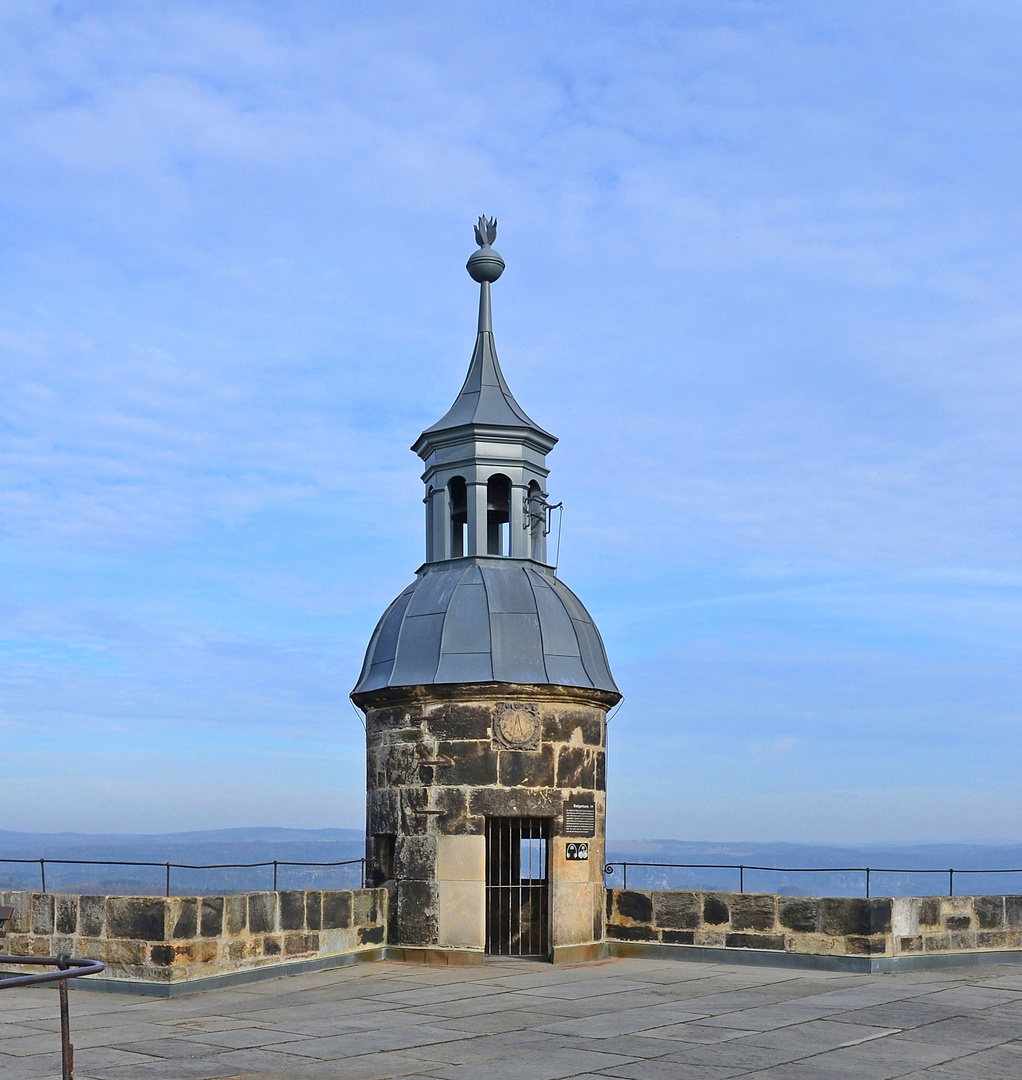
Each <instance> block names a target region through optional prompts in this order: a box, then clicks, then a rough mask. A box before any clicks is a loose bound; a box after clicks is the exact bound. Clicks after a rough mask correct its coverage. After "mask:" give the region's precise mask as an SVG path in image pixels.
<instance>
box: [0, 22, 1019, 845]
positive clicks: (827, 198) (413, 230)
mask: <svg viewBox="0 0 1022 1080" xmlns="http://www.w3.org/2000/svg"><path fill="white" fill-rule="evenodd" d="M1020 72H1022V14H1020V12H1019V9H1018V7H1017V5H1014V4H1000V3H975V4H969V5H960V4H944V3H939V2H927V3H902V4H896V5H890V4H882V3H869V2H863V3H856V4H847V5H840V4H818V3H784V2H776V3H753V2H735V3H728V2H719V0H715V2H713V3H709V2H707V3H676V4H629V3H613V4H610V3H586V4H555V5H539V4H516V5H498V4H493V3H465V4H457V3H452V4H446V5H440V6H438V5H428V4H380V3H372V4H355V3H351V4H345V5H336V4H326V3H324V4H315V3H301V2H299V3H295V4H288V5H279V4H271V3H216V2H203V3H195V4H191V3H187V2H181V3H174V4H151V5H137V4H131V3H124V4H117V3H109V4H106V3H99V2H97V3H91V4H75V3H70V4H62V5H60V6H59V7H56V6H53V7H51V6H48V5H43V4H37V3H17V2H13V3H9V4H5V5H4V8H3V11H2V13H0V132H2V135H0V376H2V379H3V393H2V394H0V820H2V823H3V825H4V827H7V828H12V829H29V828H42V829H83V830H127V831H133V830H153V831H159V830H168V831H169V830H181V829H192V828H203V827H210V828H213V827H225V826H231V825H261V824H265V825H270V824H273V825H292V826H306V827H331V826H359V825H360V824H361V820H362V798H363V770H364V765H363V742H362V738H363V733H362V729H361V727H360V725H359V722H358V719H357V718H356V716H355V714H354V712H353V710H352V708H351V706H350V705H349V703H348V701H347V693H348V691H349V690H350V688H351V686H352V685H353V683H354V680H355V678H356V676H357V673H358V669H359V665H360V662H361V656H362V651H363V649H364V646H365V643H366V641H367V640H368V637H369V634H370V632H371V630H372V628H373V625H374V624H375V621H376V619H377V618H378V616H379V614H380V613H381V612H382V610H383V608H384V607H385V606H386V604H387V603H388V602H389V600H390V599H391V598H392V597H393V596H394V595H395V594H396V593H397V592H398V591H399V590H400V589H401V588H402V587H403V586H404V585H405V584H406V583H407V581H408V580H409V579H410V576H411V573H412V571H413V570H414V568H415V567H416V566H417V565H418V564H419V562H420V561H421V559H422V553H423V540H422V526H421V515H422V506H421V501H420V500H421V494H422V493H421V490H420V484H419V479H418V476H419V468H418V466H419V462H418V459H417V458H415V456H414V455H413V454H411V453H410V452H409V450H408V447H409V445H410V443H411V442H412V440H413V439H414V438H415V436H416V435H417V434H418V433H419V431H420V430H421V429H422V428H423V427H425V426H426V425H428V424H430V423H432V422H433V421H434V420H435V419H437V418H438V417H439V416H440V415H441V414H442V413H443V412H444V411H445V410H446V408H447V406H448V405H449V404H450V402H451V400H453V397H454V395H455V394H456V392H457V390H458V387H459V386H460V383H461V379H462V377H463V374H464V370H465V367H466V366H467V363H468V358H469V355H470V351H471V346H472V337H473V333H474V325H475V305H476V292H475V288H474V286H473V285H472V283H471V281H470V280H469V278H468V276H467V275H466V274H465V271H464V262H465V259H466V258H467V257H468V255H469V254H470V253H471V251H472V249H473V242H472V232H471V226H472V222H473V221H474V219H475V218H476V216H478V214H480V213H484V212H485V213H488V214H495V215H496V216H497V217H498V218H499V220H500V234H499V237H498V243H497V247H498V249H499V250H500V252H501V253H502V255H503V256H504V258H505V259H506V261H507V266H508V269H507V271H506V273H505V275H504V277H503V278H502V279H501V281H500V282H499V284H498V285H497V286H495V287H494V323H495V331H496V338H497V345H498V349H499V352H500V356H501V361H502V364H503V367H504V371H505V374H506V376H507V378H508V380H509V382H510V384H511V386H512V388H513V390H514V391H515V393H516V395H517V397H518V398H519V400H520V401H521V403H522V404H523V406H524V407H525V408H526V409H527V411H528V412H529V413H530V414H531V415H532V416H533V417H535V419H536V420H537V421H538V422H539V423H540V424H542V425H543V426H544V427H546V428H548V429H549V430H551V431H553V432H554V433H555V434H557V435H558V436H559V437H560V439H561V442H560V444H559V445H558V447H557V448H556V450H555V451H554V453H553V454H552V455H551V459H550V463H551V465H552V467H553V473H552V476H551V487H550V490H551V493H552V495H553V496H554V498H556V499H562V498H563V499H564V500H565V503H566V511H565V516H564V530H563V540H562V545H561V575H562V577H563V578H564V580H565V581H566V582H567V583H568V584H569V585H571V586H572V588H574V590H575V591H576V592H577V593H578V594H579V595H580V596H581V598H582V599H583V600H584V602H585V603H586V604H587V606H588V607H589V609H590V610H591V612H592V613H593V615H594V616H595V617H596V619H597V622H598V624H599V625H600V627H601V629H602V631H603V633H604V638H605V641H606V644H607V647H608V652H609V654H610V657H611V661H612V664H613V667H614V670H615V673H616V675H617V678H618V681H619V683H620V685H621V687H622V689H623V691H624V693H625V695H626V700H625V703H624V705H623V706H622V708H621V710H620V712H619V713H618V714H617V715H616V716H615V718H614V720H613V721H612V723H611V728H610V744H611V763H610V771H609V783H610V799H611V810H610V830H611V834H612V835H614V836H616V837H617V838H621V839H623V838H626V837H652V836H655V837H664V836H673V837H678V838H684V839H720V840H726V839H736V840H737V839H742V840H774V839H777V840H802V841H813V840H821V841H841V842H862V843H867V842H877V841H903V840H932V841H945V840H961V839H1009V840H1016V841H1018V840H1022V785H1019V783H1018V775H1019V762H1020V760H1022V663H1020V659H1022V533H1020V525H1022V508H1020V501H1022V424H1020V422H1019V416H1020V413H1022V367H1020V363H1019V353H1020V343H1022V307H1020V296H1019V294H1020V282H1022V274H1020V272H1019V271H1020V266H1019V262H1020V252H1022V243H1020V241H1022V220H1020V203H1019V198H1018V191H1019V165H1020V151H1019V147H1020V145H1022V139H1020V135H1022V132H1020V128H1022V75H1020ZM86 771H87V772H89V773H90V774H92V775H93V776H94V777H95V787H94V788H92V789H90V791H89V792H88V794H86V795H84V796H83V795H82V794H80V793H77V792H74V791H72V790H70V789H69V787H68V786H67V782H69V781H72V780H74V779H75V778H79V777H81V776H82V775H83V773H84V772H86ZM58 783H63V784H64V786H63V788H62V790H61V792H60V793H57V794H49V793H47V794H45V795H44V794H43V792H44V791H45V790H46V785H48V784H58Z"/></svg>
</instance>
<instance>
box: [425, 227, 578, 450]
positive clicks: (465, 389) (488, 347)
mask: <svg viewBox="0 0 1022 1080" xmlns="http://www.w3.org/2000/svg"><path fill="white" fill-rule="evenodd" d="M475 235H476V243H477V244H478V245H479V249H478V250H477V251H474V252H473V253H472V255H471V257H470V258H469V260H468V262H467V263H466V266H465V268H466V269H467V270H468V272H469V275H470V276H471V277H472V279H473V281H478V282H479V326H478V330H477V332H476V344H475V349H474V350H473V352H472V360H471V362H470V363H469V366H468V374H467V375H466V376H465V383H464V385H463V386H462V388H461V391H460V392H459V394H458V396H457V397H456V398H455V400H454V404H453V405H452V406H451V407H450V408H449V409H448V410H447V412H446V413H445V414H444V415H443V417H441V419H439V420H438V421H437V422H436V423H435V424H433V425H432V426H431V427H428V428H426V430H425V431H424V432H423V433H422V434H421V435H420V436H419V438H418V439H417V440H416V442H415V444H414V445H413V447H412V449H413V450H415V452H416V453H419V452H420V446H421V445H424V444H423V440H424V439H427V438H428V436H430V435H434V434H438V433H440V432H442V431H450V430H451V429H452V428H459V427H465V426H467V425H471V424H481V425H485V426H486V427H516V428H528V429H530V430H532V431H535V432H537V433H538V434H539V435H541V436H543V437H545V438H547V439H553V442H556V441H557V440H556V439H555V438H554V436H552V435H551V434H550V433H549V432H547V431H544V430H543V428H541V427H540V426H539V424H537V423H536V422H535V421H534V420H532V419H531V418H530V417H529V415H528V414H527V413H526V412H525V410H524V409H523V408H522V407H521V405H519V404H518V402H517V401H515V397H514V394H512V393H511V390H510V388H509V387H508V385H507V383H506V382H505V380H504V375H503V373H502V372H501V370H500V362H499V361H498V360H497V349H496V346H495V345H494V342H493V317H492V313H491V307H490V285H491V283H492V282H494V281H496V280H497V278H499V277H500V275H501V274H503V273H504V260H503V259H502V258H501V257H500V255H499V253H498V252H496V251H494V249H493V247H492V246H491V245H492V244H493V241H494V240H496V239H497V219H496V218H487V217H481V218H480V219H479V221H478V223H477V224H476V227H475ZM552 445H553V443H551V446H552Z"/></svg>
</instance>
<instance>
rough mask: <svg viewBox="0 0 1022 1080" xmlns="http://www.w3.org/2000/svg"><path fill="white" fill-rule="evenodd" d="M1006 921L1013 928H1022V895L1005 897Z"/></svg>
mask: <svg viewBox="0 0 1022 1080" xmlns="http://www.w3.org/2000/svg"><path fill="white" fill-rule="evenodd" d="M1004 921H1005V922H1006V923H1007V924H1008V926H1009V927H1010V928H1011V929H1012V930H1018V929H1019V928H1022V896H1006V897H1005V898H1004Z"/></svg>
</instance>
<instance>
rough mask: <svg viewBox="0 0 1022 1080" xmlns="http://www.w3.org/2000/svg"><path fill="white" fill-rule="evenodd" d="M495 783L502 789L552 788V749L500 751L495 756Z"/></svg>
mask: <svg viewBox="0 0 1022 1080" xmlns="http://www.w3.org/2000/svg"><path fill="white" fill-rule="evenodd" d="M497 783H498V784H500V785H501V786H502V787H519V786H528V787H547V788H548V787H553V786H554V748H553V747H552V746H550V745H549V744H547V745H546V746H541V747H540V748H539V750H501V751H499V752H498V754H497Z"/></svg>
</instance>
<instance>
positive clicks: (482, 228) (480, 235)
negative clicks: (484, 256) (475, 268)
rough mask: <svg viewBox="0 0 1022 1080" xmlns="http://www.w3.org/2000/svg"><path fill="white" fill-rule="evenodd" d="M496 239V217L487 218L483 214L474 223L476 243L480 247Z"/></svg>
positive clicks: (486, 245)
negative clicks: (475, 223)
mask: <svg viewBox="0 0 1022 1080" xmlns="http://www.w3.org/2000/svg"><path fill="white" fill-rule="evenodd" d="M496 239H497V219H496V218H495V217H493V218H488V217H486V215H485V214H484V215H483V216H482V217H481V218H480V219H479V222H478V223H477V225H476V243H477V244H478V245H479V246H480V247H488V246H489V245H490V244H492V243H493V241H494V240H496Z"/></svg>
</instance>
